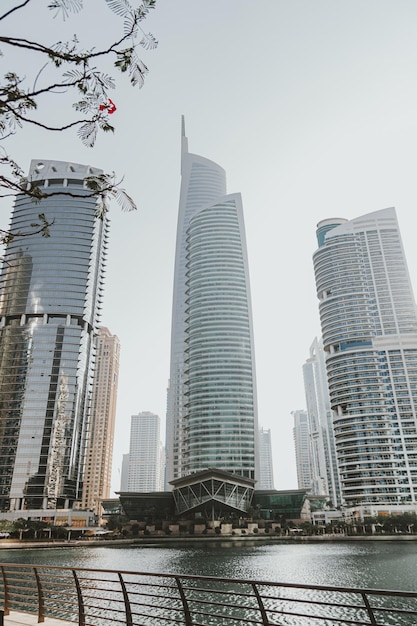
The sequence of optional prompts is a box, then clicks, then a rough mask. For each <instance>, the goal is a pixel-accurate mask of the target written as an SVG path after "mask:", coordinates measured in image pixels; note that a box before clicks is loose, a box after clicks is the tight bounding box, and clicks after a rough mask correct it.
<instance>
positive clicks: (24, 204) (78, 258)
mask: <svg viewBox="0 0 417 626" xmlns="http://www.w3.org/2000/svg"><path fill="white" fill-rule="evenodd" d="M99 173H101V170H97V169H94V168H91V167H88V166H84V165H76V164H72V163H62V162H58V161H43V162H40V161H32V163H31V166H30V171H29V177H30V178H31V179H32V180H34V181H36V183H37V184H38V185H39V186H40V187H41V189H42V190H43V191H50V192H51V193H55V192H58V194H61V193H62V194H63V195H51V196H50V197H49V198H46V199H44V200H42V201H41V202H40V204H36V203H34V202H33V201H32V200H31V199H30V198H28V197H26V196H24V195H19V196H18V197H17V198H16V202H15V207H14V211H13V215H12V220H11V226H10V228H11V230H12V231H19V232H25V231H29V229H30V225H31V224H32V223H33V222H37V221H38V217H37V216H38V214H39V213H41V212H43V213H45V214H46V217H47V219H48V220H49V221H53V226H52V227H51V237H50V238H49V239H47V238H43V237H41V236H40V235H32V236H30V237H16V238H15V239H14V240H12V241H11V242H10V243H9V244H8V246H7V248H6V251H5V254H4V262H3V267H2V272H1V277H0V509H1V510H3V511H7V510H19V509H22V508H25V509H46V508H49V509H54V508H68V507H71V506H72V505H73V503H74V502H75V501H77V500H79V499H80V498H81V493H82V485H83V464H84V454H85V444H86V437H87V433H88V400H89V398H88V388H89V384H90V383H91V372H92V359H91V355H92V342H93V335H94V333H95V332H96V331H97V327H98V320H99V305H100V299H101V295H100V294H101V289H102V280H103V268H104V254H105V247H106V236H107V235H106V232H107V222H106V220H105V219H104V220H98V219H97V218H96V217H95V208H96V200H95V198H94V197H90V194H89V192H88V190H87V189H86V188H85V185H84V179H85V178H86V177H87V176H91V175H93V174H99ZM68 194H73V196H71V195H68Z"/></svg>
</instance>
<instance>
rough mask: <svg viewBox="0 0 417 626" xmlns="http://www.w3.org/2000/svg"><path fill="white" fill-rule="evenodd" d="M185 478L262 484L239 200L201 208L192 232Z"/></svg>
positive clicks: (188, 278) (188, 277)
mask: <svg viewBox="0 0 417 626" xmlns="http://www.w3.org/2000/svg"><path fill="white" fill-rule="evenodd" d="M186 249H187V272H186V288H187V291H186V317H185V326H186V328H185V334H186V351H185V352H186V363H185V409H186V437H185V443H186V455H187V458H186V463H185V470H186V473H192V472H196V471H202V470H205V469H207V468H209V467H215V468H219V469H222V470H225V471H228V472H231V473H234V474H238V475H241V476H244V477H246V478H251V479H254V478H255V436H256V435H257V432H256V433H255V430H254V421H255V420H254V406H255V401H254V377H253V371H254V368H253V356H252V355H253V346H252V332H251V316H250V309H249V279H248V272H247V266H246V263H245V258H246V255H245V253H244V249H245V237H244V227H243V210H242V204H241V199H240V195H238V194H235V195H233V196H226V197H225V198H224V199H223V200H222V201H219V202H218V203H217V204H214V205H212V206H209V207H206V208H204V209H201V211H200V212H198V213H197V214H196V215H195V216H194V217H192V219H191V220H190V225H189V228H188V233H187V248H186Z"/></svg>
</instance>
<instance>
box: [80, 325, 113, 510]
mask: <svg viewBox="0 0 417 626" xmlns="http://www.w3.org/2000/svg"><path fill="white" fill-rule="evenodd" d="M95 344H96V345H95V369H94V378H93V389H92V394H91V410H90V420H89V433H88V438H87V453H86V457H85V472H84V486H83V496H82V507H83V508H84V509H91V510H92V511H94V512H95V513H96V515H99V514H100V512H101V511H100V501H101V500H103V499H104V498H109V497H110V487H111V471H112V457H113V440H114V427H115V419H116V401H117V386H118V382H119V359H120V341H119V339H118V337H116V335H112V334H111V332H110V331H109V329H108V328H105V327H102V328H100V329H99V331H98V336H97V337H96V340H95Z"/></svg>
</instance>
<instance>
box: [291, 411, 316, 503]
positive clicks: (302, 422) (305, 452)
mask: <svg viewBox="0 0 417 626" xmlns="http://www.w3.org/2000/svg"><path fill="white" fill-rule="evenodd" d="M292 416H293V420H294V421H293V423H294V427H293V436H294V447H295V463H296V469H297V483H298V489H307V491H311V489H312V480H313V471H312V462H311V449H310V431H309V427H308V415H307V411H305V410H296V411H293V412H292Z"/></svg>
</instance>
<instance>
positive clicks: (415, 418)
mask: <svg viewBox="0 0 417 626" xmlns="http://www.w3.org/2000/svg"><path fill="white" fill-rule="evenodd" d="M317 239H318V244H319V248H318V249H317V251H316V252H315V254H314V268H315V276H316V285H317V294H318V298H319V307H320V318H321V325H322V334H323V346H324V350H325V353H326V368H327V375H328V383H329V392H330V402H331V408H332V410H333V412H334V418H333V423H334V433H335V440H336V451H337V457H338V464H339V471H340V477H341V486H342V498H343V501H344V504H345V505H346V506H348V507H362V509H363V508H364V507H365V508H366V513H367V514H375V512H377V511H379V510H384V511H389V510H392V509H396V510H407V509H413V508H414V509H415V507H416V495H417V414H416V412H417V411H416V409H417V314H416V305H415V301H414V297H413V292H412V288H411V283H410V278H409V274H408V269H407V263H406V259H405V255H404V250H403V246H402V243H401V236H400V231H399V227H398V222H397V218H396V214H395V210H394V209H392V208H391V209H384V210H381V211H375V212H374V213H369V214H367V215H364V216H361V217H358V218H356V219H353V220H350V221H347V220H344V219H333V220H325V221H323V222H320V223H319V224H318V230H317Z"/></svg>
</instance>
